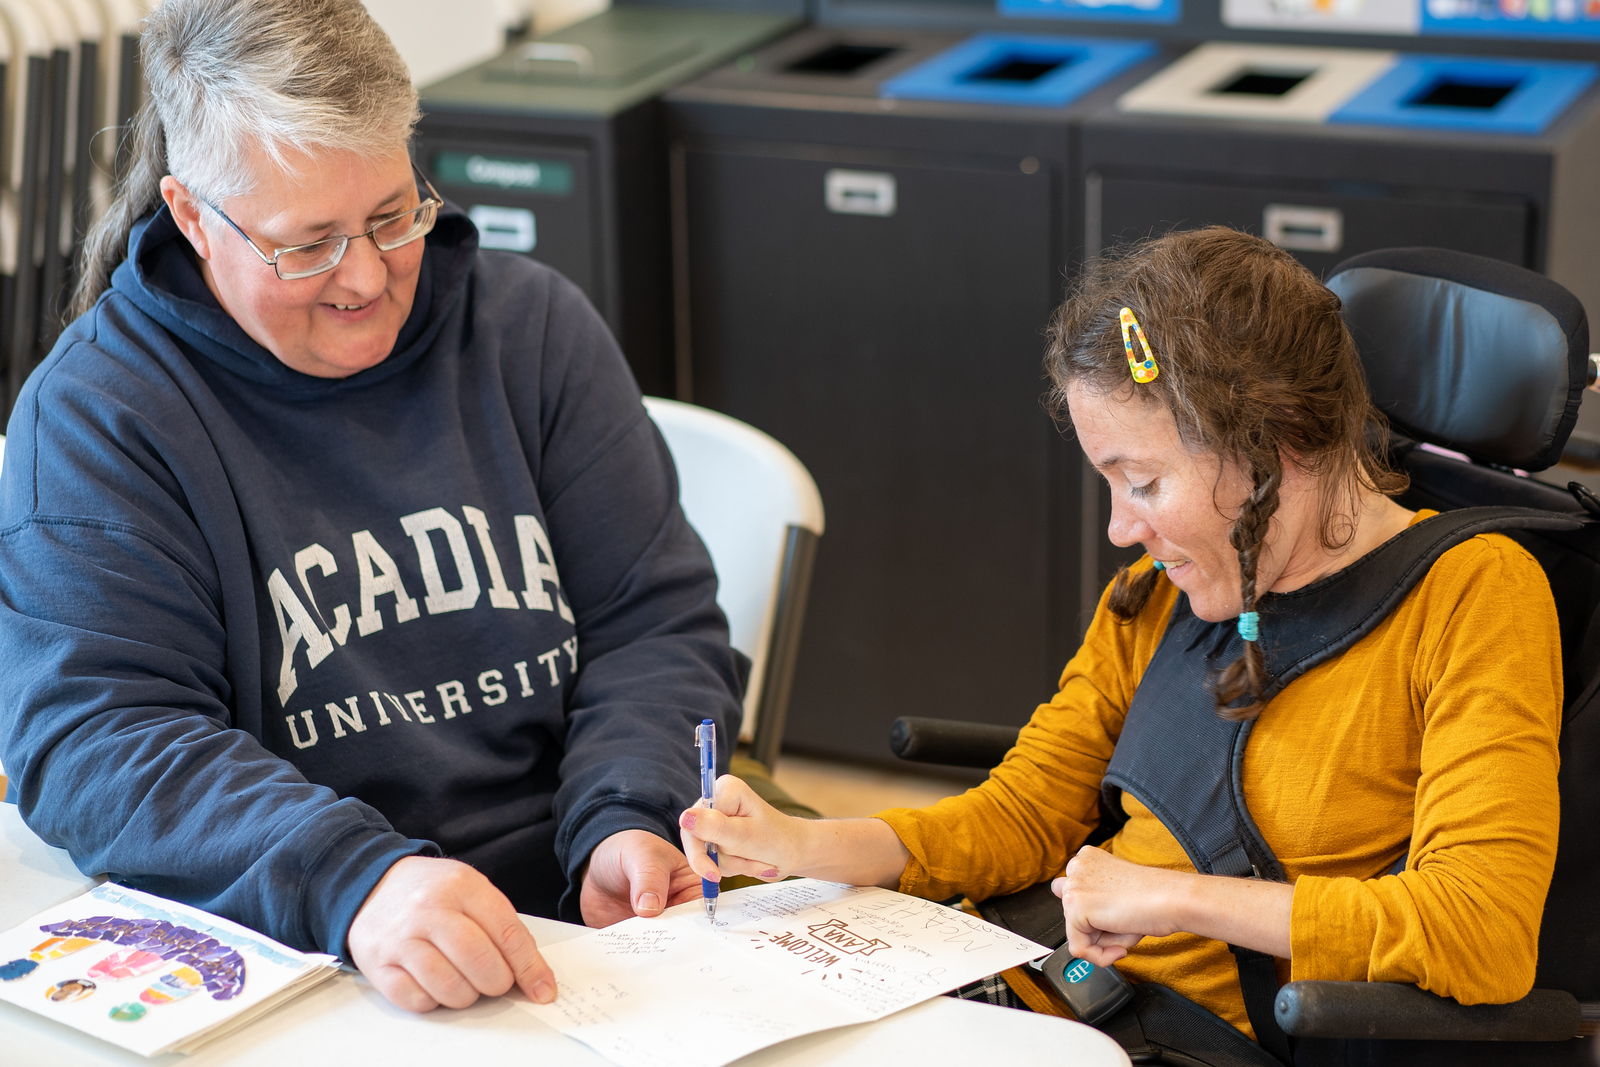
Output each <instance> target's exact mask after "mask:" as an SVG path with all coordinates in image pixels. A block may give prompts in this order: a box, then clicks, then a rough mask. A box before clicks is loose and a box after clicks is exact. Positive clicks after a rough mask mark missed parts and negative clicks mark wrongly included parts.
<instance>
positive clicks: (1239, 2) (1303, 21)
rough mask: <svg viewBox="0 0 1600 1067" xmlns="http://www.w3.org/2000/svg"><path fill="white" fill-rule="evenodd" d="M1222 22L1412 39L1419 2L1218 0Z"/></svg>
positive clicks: (1418, 19) (1419, 17) (1418, 17)
mask: <svg viewBox="0 0 1600 1067" xmlns="http://www.w3.org/2000/svg"><path fill="white" fill-rule="evenodd" d="M1222 21H1223V23H1224V24H1225V25H1228V26H1237V27H1241V28H1244V27H1248V28H1251V29H1272V30H1321V31H1323V32H1326V33H1393V34H1406V35H1414V34H1416V33H1418V32H1420V30H1421V26H1422V0H1222Z"/></svg>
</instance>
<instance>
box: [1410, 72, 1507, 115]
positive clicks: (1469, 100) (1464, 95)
mask: <svg viewBox="0 0 1600 1067" xmlns="http://www.w3.org/2000/svg"><path fill="white" fill-rule="evenodd" d="M1521 84H1522V79H1520V78H1517V79H1513V80H1511V81H1479V80H1470V81H1469V80H1466V79H1463V78H1454V77H1451V76H1450V75H1448V74H1446V75H1445V76H1443V77H1441V78H1438V79H1436V80H1434V81H1432V82H1429V83H1428V85H1427V87H1426V88H1424V89H1423V90H1422V91H1421V92H1420V93H1417V94H1416V95H1415V96H1413V97H1412V98H1411V99H1409V100H1407V101H1406V106H1407V107H1460V108H1467V109H1469V110H1473V111H1490V110H1493V109H1494V108H1496V107H1499V106H1500V101H1502V100H1504V99H1505V98H1506V97H1508V96H1510V95H1511V93H1512V91H1513V90H1514V89H1516V88H1517V86H1519V85H1521Z"/></svg>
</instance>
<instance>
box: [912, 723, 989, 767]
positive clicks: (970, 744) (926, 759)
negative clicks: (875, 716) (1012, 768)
mask: <svg viewBox="0 0 1600 1067" xmlns="http://www.w3.org/2000/svg"><path fill="white" fill-rule="evenodd" d="M1016 743H1017V728H1016V727H1014V726H991V725H989V724H988V723H981V722H957V721H955V720H952V719H923V718H918V717H916V716H913V715H902V716H900V718H898V719H896V720H895V721H894V725H893V726H892V727H890V729H889V747H890V748H891V749H893V750H894V754H895V755H896V756H899V757H900V758H901V759H903V760H915V761H917V762H918V763H943V764H945V765H947V766H951V767H993V766H995V765H997V764H998V763H999V762H1000V761H1001V760H1003V759H1005V758H1006V753H1007V752H1010V751H1011V747H1012V746H1013V745H1015V744H1016Z"/></svg>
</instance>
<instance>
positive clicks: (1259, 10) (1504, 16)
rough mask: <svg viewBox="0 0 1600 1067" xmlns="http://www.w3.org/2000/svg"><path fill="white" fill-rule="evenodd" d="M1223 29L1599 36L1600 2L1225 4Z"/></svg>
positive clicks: (1283, 0)
mask: <svg viewBox="0 0 1600 1067" xmlns="http://www.w3.org/2000/svg"><path fill="white" fill-rule="evenodd" d="M1222 21H1223V24H1224V25H1227V26H1234V27H1239V28H1248V29H1271V30H1302V31H1321V32H1324V33H1388V34H1404V35H1407V36H1416V35H1425V36H1441V37H1445V36H1449V37H1458V36H1463V35H1470V36H1481V37H1543V38H1547V39H1552V40H1559V39H1563V38H1565V39H1568V40H1593V39H1596V38H1600V0H1222Z"/></svg>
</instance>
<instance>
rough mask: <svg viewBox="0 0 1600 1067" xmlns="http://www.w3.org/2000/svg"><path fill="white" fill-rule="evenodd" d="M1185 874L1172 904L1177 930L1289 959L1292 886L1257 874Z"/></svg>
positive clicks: (1170, 902)
mask: <svg viewBox="0 0 1600 1067" xmlns="http://www.w3.org/2000/svg"><path fill="white" fill-rule="evenodd" d="M1181 877H1182V879H1183V881H1182V882H1181V883H1178V884H1177V885H1175V886H1174V887H1173V893H1172V896H1171V899H1170V901H1169V903H1168V908H1169V909H1170V910H1171V912H1172V915H1173V918H1174V919H1175V920H1176V922H1175V924H1174V925H1176V927H1177V928H1178V929H1180V930H1185V931H1188V932H1189V933H1191V934H1199V935H1200V936H1201V937H1209V938H1212V939H1214V940H1216V941H1224V942H1226V943H1228V944H1230V945H1238V946H1239V947H1240V948H1252V949H1255V950H1256V951H1257V952H1265V953H1267V954H1268V955H1270V956H1277V957H1279V958H1281V959H1288V958H1289V945H1290V937H1289V929H1290V919H1291V915H1292V914H1293V911H1294V886H1292V885H1286V884H1285V883H1283V882H1264V881H1262V880H1260V879H1258V878H1223V877H1219V876H1217V875H1205V874H1187V875H1183V876H1181Z"/></svg>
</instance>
